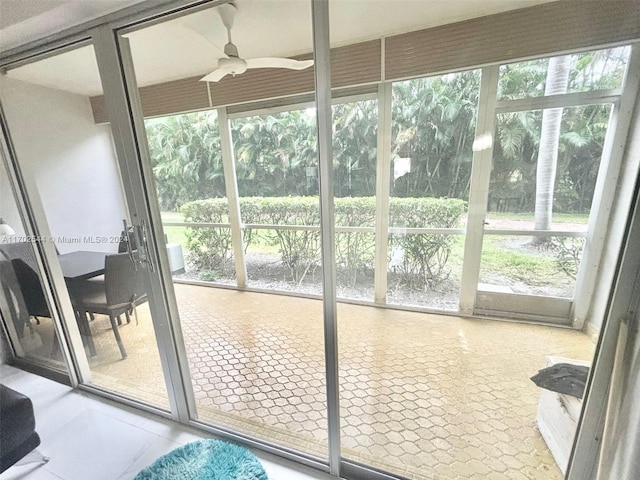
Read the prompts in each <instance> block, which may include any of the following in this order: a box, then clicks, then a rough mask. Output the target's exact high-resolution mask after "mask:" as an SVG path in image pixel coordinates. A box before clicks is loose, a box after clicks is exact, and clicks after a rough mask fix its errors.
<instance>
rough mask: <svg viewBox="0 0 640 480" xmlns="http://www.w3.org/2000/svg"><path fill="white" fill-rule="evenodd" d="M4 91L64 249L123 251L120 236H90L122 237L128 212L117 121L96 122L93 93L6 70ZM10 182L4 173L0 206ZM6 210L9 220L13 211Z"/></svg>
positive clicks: (28, 168)
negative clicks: (113, 125)
mask: <svg viewBox="0 0 640 480" xmlns="http://www.w3.org/2000/svg"><path fill="white" fill-rule="evenodd" d="M0 98H1V99H2V103H3V106H4V110H5V114H6V117H7V121H8V124H9V131H10V133H11V137H12V139H13V143H14V146H15V149H16V153H17V156H18V159H19V161H20V164H21V167H22V169H23V170H24V172H25V174H32V175H34V176H35V179H36V183H37V186H38V190H39V191H40V197H41V199H42V203H43V204H44V208H45V213H46V216H47V221H48V223H49V228H50V230H51V233H52V236H53V237H54V239H55V242H56V245H57V247H58V249H59V251H60V253H66V252H71V251H75V250H95V251H107V252H109V251H110V252H113V251H116V250H117V243H107V244H105V243H98V242H97V241H93V242H92V241H88V240H87V239H86V238H85V237H92V238H96V239H97V238H99V237H117V236H118V235H119V233H120V231H121V230H122V219H123V218H125V216H126V215H125V204H124V196H123V193H122V187H121V181H120V177H119V174H118V170H117V166H116V158H115V152H114V148H113V144H112V140H111V132H110V127H109V126H108V125H95V123H94V121H93V114H92V111H91V106H90V103H89V98H88V97H85V96H82V95H78V94H73V93H69V92H64V91H61V90H56V89H51V88H47V87H42V86H38V85H33V84H29V83H26V82H23V81H19V80H15V79H11V78H8V77H6V76H3V77H2V78H0ZM5 185H6V182H5V181H4V180H3V181H2V183H1V184H0V187H1V188H2V191H3V193H2V195H1V196H0V202H1V203H0V206H4V202H5V200H4V197H5ZM7 212H8V214H7V215H6V218H7V222H8V220H9V219H10V218H13V217H12V216H11V215H13V213H14V212H11V209H10V208H8V209H7ZM0 215H2V216H5V215H4V214H3V212H2V211H0ZM78 241H80V243H77V242H78Z"/></svg>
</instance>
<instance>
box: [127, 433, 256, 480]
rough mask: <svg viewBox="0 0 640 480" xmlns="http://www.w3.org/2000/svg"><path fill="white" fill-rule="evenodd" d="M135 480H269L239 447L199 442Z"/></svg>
mask: <svg viewBox="0 0 640 480" xmlns="http://www.w3.org/2000/svg"><path fill="white" fill-rule="evenodd" d="M134 480H268V477H267V473H266V472H265V471H264V468H262V465H261V464H260V460H258V458H257V457H256V456H255V455H254V454H253V453H251V452H250V451H249V450H247V449H246V448H244V447H241V446H240V445H235V444H233V443H229V442H223V441H222V440H198V441H197V442H191V443H188V444H186V445H184V446H183V447H180V448H176V449H175V450H173V451H171V452H169V453H167V454H166V455H164V456H162V457H160V458H159V459H157V460H156V461H155V462H153V463H152V464H151V465H150V466H148V467H147V468H145V469H144V470H142V471H141V472H140V473H138V475H136V478H135V479H134Z"/></svg>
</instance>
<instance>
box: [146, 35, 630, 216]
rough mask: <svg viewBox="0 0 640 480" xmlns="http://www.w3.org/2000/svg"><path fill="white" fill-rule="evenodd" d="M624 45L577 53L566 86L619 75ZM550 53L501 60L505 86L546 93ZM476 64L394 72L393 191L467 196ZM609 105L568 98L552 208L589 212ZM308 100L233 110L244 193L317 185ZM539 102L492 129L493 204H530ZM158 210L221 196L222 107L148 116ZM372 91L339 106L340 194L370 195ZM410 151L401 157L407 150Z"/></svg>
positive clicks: (274, 193)
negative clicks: (399, 75)
mask: <svg viewBox="0 0 640 480" xmlns="http://www.w3.org/2000/svg"><path fill="white" fill-rule="evenodd" d="M627 54H628V51H627V50H625V49H621V48H616V49H610V50H603V51H597V52H587V53H582V54H578V55H573V56H572V66H571V71H570V76H569V85H568V91H569V92H578V91H587V90H594V89H608V88H615V87H618V86H620V84H621V78H622V75H623V72H624V65H625V62H626V56H627ZM547 64H548V59H541V60H533V61H528V62H520V63H516V64H509V65H504V66H503V67H501V73H500V82H499V92H498V96H499V98H504V99H514V98H523V97H530V96H541V95H543V94H544V91H545V78H546V73H547ZM479 90H480V72H479V71H478V70H474V71H466V72H460V73H451V74H446V75H441V76H437V77H431V78H419V79H414V80H408V81H403V82H396V83H394V84H393V104H392V159H393V160H394V163H398V164H399V163H400V159H409V160H408V163H409V165H410V167H409V169H408V171H406V172H399V174H398V175H394V171H393V166H392V167H391V168H392V172H391V173H392V175H391V178H392V181H391V184H390V185H389V188H390V192H391V194H392V196H394V197H449V198H460V199H463V200H467V199H468V194H469V182H470V177H471V164H472V157H473V154H472V150H471V147H472V143H473V140H474V137H475V124H476V116H477V105H478V95H479ZM609 112H610V106H608V105H590V106H584V107H571V108H565V109H564V110H563V114H562V122H561V129H560V131H561V133H560V142H559V147H558V162H557V174H556V181H555V189H554V195H555V198H554V210H555V211H560V212H587V211H588V210H589V209H590V206H591V199H592V196H593V190H594V187H595V180H596V177H597V173H598V167H599V163H600V157H601V153H602V147H603V143H604V136H605V133H606V129H607V125H608V120H609ZM314 113H315V112H314V110H313V109H306V110H292V111H286V112H281V113H272V114H262V115H256V116H251V117H243V118H237V119H234V120H233V121H232V122H231V132H232V138H233V143H234V152H235V158H236V175H237V179H238V189H239V193H240V196H241V197H244V196H262V197H286V196H308V195H317V192H318V180H317V175H318V168H317V167H318V158H317V145H316V138H317V137H316V125H315V114H314ZM541 120H542V112H541V111H540V110H537V111H527V112H518V113H507V114H500V115H498V116H497V126H496V131H495V141H494V155H493V172H492V176H491V186H490V192H489V208H490V210H501V211H510V212H520V211H525V212H532V211H533V209H534V204H535V193H536V160H537V158H538V149H539V146H540V135H541V131H540V128H541ZM147 135H148V138H149V148H150V152H151V157H152V161H153V168H154V173H155V176H156V182H157V189H158V196H159V199H160V203H161V207H162V209H163V210H168V211H175V210H178V209H179V207H180V206H181V205H183V204H184V203H186V202H189V201H193V200H199V199H205V198H216V197H224V196H226V192H225V183H224V171H223V166H222V158H221V154H220V135H219V131H218V122H217V117H216V114H215V111H205V112H196V113H188V114H183V115H174V116H170V117H164V118H158V119H151V120H148V121H147ZM376 138H377V103H376V101H375V100H366V101H357V102H350V103H342V104H337V105H335V106H334V107H333V161H334V165H333V166H334V181H335V182H334V191H335V195H336V197H338V198H342V197H365V196H372V195H375V186H376V174H377V172H376V163H377V162H376V157H377V151H376V150H377V140H376ZM405 161H406V160H405Z"/></svg>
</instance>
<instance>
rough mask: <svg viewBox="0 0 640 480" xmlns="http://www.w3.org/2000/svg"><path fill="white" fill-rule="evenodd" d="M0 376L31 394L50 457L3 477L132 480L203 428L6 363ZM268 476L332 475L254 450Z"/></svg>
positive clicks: (274, 479) (319, 479)
mask: <svg viewBox="0 0 640 480" xmlns="http://www.w3.org/2000/svg"><path fill="white" fill-rule="evenodd" d="M0 380H1V381H2V383H3V384H5V385H7V386H8V387H9V388H12V389H14V390H16V391H19V392H21V393H24V394H25V395H27V396H28V397H29V398H31V400H32V402H33V405H34V411H35V416H36V431H37V432H38V434H39V435H40V438H41V444H40V446H39V447H38V450H39V451H40V452H41V453H42V454H43V455H45V456H48V457H50V458H51V460H50V461H49V462H48V463H46V464H44V465H40V464H34V463H32V464H26V465H20V466H13V467H11V468H9V469H8V470H6V471H5V472H3V473H2V474H0V480H60V479H64V480H88V479H91V480H116V479H117V480H128V479H131V478H133V477H135V475H136V474H137V473H138V472H139V471H140V470H142V469H143V468H144V467H146V466H147V465H149V464H151V463H153V461H155V460H156V459H157V458H158V457H160V456H162V455H164V454H166V453H168V452H170V451H171V450H173V449H174V448H178V447H179V446H181V445H184V444H186V443H188V442H192V441H195V440H199V439H201V438H207V435H206V434H204V433H203V432H200V431H197V430H193V429H189V428H186V427H184V426H181V425H179V424H177V423H175V422H172V421H170V420H166V419H163V418H161V417H158V416H155V415H152V414H147V413H144V412H141V411H140V410H136V409H133V408H128V407H125V406H123V405H120V404H117V403H114V402H111V401H108V400H105V399H102V398H99V397H97V396H95V395H92V394H90V393H86V392H82V391H80V390H72V389H71V388H69V387H67V386H65V385H61V384H59V383H56V382H53V381H51V380H48V379H45V378H42V377H39V376H37V375H34V374H32V373H28V372H25V371H22V370H18V369H16V368H13V367H10V366H8V365H0ZM254 453H256V455H257V456H258V458H259V459H260V462H261V463H262V465H263V466H264V469H265V471H266V472H267V474H268V476H269V479H270V480H329V478H330V477H329V475H326V474H323V473H322V472H318V471H315V470H312V469H310V468H307V467H303V466H300V465H297V464H295V463H292V462H288V461H285V460H282V459H280V458H277V457H274V456H272V455H269V454H266V453H262V452H258V451H256V452H254Z"/></svg>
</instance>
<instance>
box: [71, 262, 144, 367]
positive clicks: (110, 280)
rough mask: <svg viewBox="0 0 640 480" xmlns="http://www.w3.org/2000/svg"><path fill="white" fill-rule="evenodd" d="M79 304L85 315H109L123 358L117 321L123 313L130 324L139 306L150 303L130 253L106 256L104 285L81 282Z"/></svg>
mask: <svg viewBox="0 0 640 480" xmlns="http://www.w3.org/2000/svg"><path fill="white" fill-rule="evenodd" d="M77 290H78V302H79V304H80V308H82V310H83V314H87V313H88V314H92V313H93V314H100V315H108V316H109V322H110V323H111V329H112V330H113V334H114V335H115V337H116V342H117V343H118V348H119V349H120V354H121V355H122V358H123V359H125V358H127V351H126V349H125V347H124V344H123V343H122V338H121V336H120V331H119V329H118V321H117V317H119V316H120V315H122V314H123V313H124V314H125V315H126V316H127V323H129V322H130V321H131V317H130V313H135V308H136V306H138V305H140V304H142V303H144V302H146V301H147V291H146V286H145V281H144V277H143V272H142V270H140V269H137V268H136V267H135V265H134V263H133V261H132V260H131V258H130V257H129V254H128V253H116V254H113V255H107V256H106V257H105V261H104V282H89V281H87V282H82V283H81V284H80V285H79V286H78V288H77Z"/></svg>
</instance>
